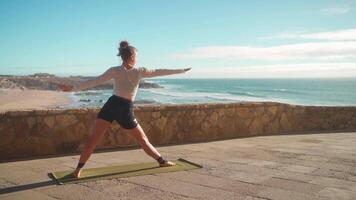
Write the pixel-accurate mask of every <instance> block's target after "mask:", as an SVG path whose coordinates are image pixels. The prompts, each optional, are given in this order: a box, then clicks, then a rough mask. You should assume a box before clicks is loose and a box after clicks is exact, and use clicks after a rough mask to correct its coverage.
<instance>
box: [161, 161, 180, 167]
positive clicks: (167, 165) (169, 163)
mask: <svg viewBox="0 0 356 200" xmlns="http://www.w3.org/2000/svg"><path fill="white" fill-rule="evenodd" d="M174 165H176V164H175V163H174V162H171V161H167V162H165V163H163V164H159V166H160V167H171V166H174Z"/></svg>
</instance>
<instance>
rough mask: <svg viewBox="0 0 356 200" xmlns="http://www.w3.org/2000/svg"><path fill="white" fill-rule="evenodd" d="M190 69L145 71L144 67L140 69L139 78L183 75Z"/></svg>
mask: <svg viewBox="0 0 356 200" xmlns="http://www.w3.org/2000/svg"><path fill="white" fill-rule="evenodd" d="M190 69H191V68H185V69H147V68H145V67H142V68H140V76H141V77H142V78H145V77H155V76H166V75H171V74H180V73H184V72H186V71H188V70H190Z"/></svg>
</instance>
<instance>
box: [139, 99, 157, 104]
mask: <svg viewBox="0 0 356 200" xmlns="http://www.w3.org/2000/svg"><path fill="white" fill-rule="evenodd" d="M134 103H135V104H157V103H159V102H156V101H153V100H136V101H134Z"/></svg>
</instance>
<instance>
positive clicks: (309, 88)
mask: <svg viewBox="0 0 356 200" xmlns="http://www.w3.org/2000/svg"><path fill="white" fill-rule="evenodd" d="M145 81H146V82H152V83H157V84H159V85H160V86H162V87H163V88H150V89H141V88H140V89H139V91H138V93H137V96H136V99H135V103H136V104H142V103H155V104H188V103H189V104H190V103H212V102H242V101H248V102H251V101H252V102H261V101H263V102H282V103H289V104H295V105H320V106H356V79H355V78H342V79H341V78H340V79H336V78H329V79H146V80H145ZM111 93H112V90H88V91H81V92H78V93H75V94H73V95H72V96H73V99H74V103H73V104H72V107H97V106H102V105H103V104H104V103H105V102H106V100H107V99H108V98H109V97H110V96H111Z"/></svg>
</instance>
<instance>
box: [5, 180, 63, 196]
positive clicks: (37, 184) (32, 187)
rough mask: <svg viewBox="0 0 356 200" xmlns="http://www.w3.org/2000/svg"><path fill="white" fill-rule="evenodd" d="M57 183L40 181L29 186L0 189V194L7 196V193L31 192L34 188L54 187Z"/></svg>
mask: <svg viewBox="0 0 356 200" xmlns="http://www.w3.org/2000/svg"><path fill="white" fill-rule="evenodd" d="M56 184H57V183H56V182H55V181H53V180H48V181H42V182H38V183H30V184H25V185H16V186H11V187H8V188H1V189H0V194H7V193H13V192H20V191H24V190H31V189H35V188H40V187H46V186H50V185H56Z"/></svg>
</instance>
